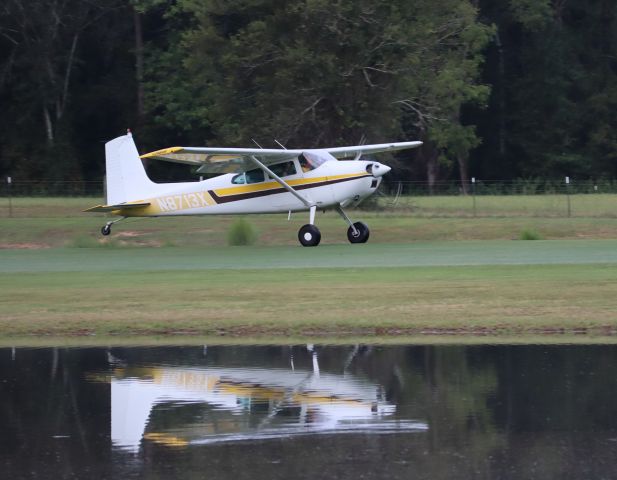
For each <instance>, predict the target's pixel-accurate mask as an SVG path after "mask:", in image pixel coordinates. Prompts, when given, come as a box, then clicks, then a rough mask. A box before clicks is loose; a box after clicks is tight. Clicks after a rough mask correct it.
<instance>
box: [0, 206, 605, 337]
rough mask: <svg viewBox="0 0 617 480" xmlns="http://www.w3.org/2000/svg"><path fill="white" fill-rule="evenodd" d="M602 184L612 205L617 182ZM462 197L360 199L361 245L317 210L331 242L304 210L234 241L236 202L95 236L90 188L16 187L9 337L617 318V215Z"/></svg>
mask: <svg viewBox="0 0 617 480" xmlns="http://www.w3.org/2000/svg"><path fill="white" fill-rule="evenodd" d="M581 197H583V196H581ZM596 197H597V196H593V198H596ZM534 198H535V197H534ZM589 198H592V196H589ZM598 198H599V197H598ZM602 198H603V200H602V201H603V202H604V203H602V204H601V205H600V207H601V208H600V210H598V211H602V209H606V210H607V211H608V210H610V209H609V205H611V203H610V202H613V201H614V200H615V198H617V196H605V197H602ZM468 200H469V198H465V197H447V198H445V197H432V198H420V199H418V201H419V202H427V203H426V205H425V206H423V207H422V210H421V211H419V212H418V211H417V210H415V209H406V208H404V207H402V206H400V205H399V206H397V207H395V208H389V209H385V210H382V211H379V212H364V211H352V212H350V213H351V215H352V217H353V218H354V219H362V220H364V221H366V222H367V223H368V224H369V225H370V227H371V240H370V243H368V244H366V245H349V243H348V242H347V239H346V235H345V231H346V227H345V225H344V223H343V222H342V220H341V219H340V218H339V217H338V215H336V214H335V213H332V212H328V213H326V214H319V215H318V217H317V224H318V226H319V228H320V229H321V231H322V244H321V245H320V246H319V247H317V248H302V247H300V246H299V245H298V242H297V230H298V228H299V227H300V226H301V225H302V224H304V223H306V220H307V215H306V214H294V215H293V217H292V219H291V221H287V218H286V215H263V216H252V217H250V221H251V224H252V225H254V227H255V229H256V231H258V232H260V234H259V237H258V238H257V240H256V244H255V245H254V246H241V247H228V246H226V243H227V237H228V232H229V230H230V227H231V225H232V223H233V222H234V221H235V220H236V217H183V218H181V217H176V218H159V219H128V220H126V221H123V222H122V223H120V224H118V225H114V227H113V233H112V235H111V236H110V237H102V236H101V235H100V233H99V230H100V227H101V226H102V225H103V223H104V222H105V221H106V217H105V216H103V215H88V214H84V213H80V212H79V210H81V209H82V208H86V207H87V206H90V205H94V204H96V203H98V202H97V201H96V200H91V199H83V198H81V199H80V198H75V199H15V212H16V214H18V216H17V217H16V218H0V305H1V306H2V307H1V309H0V338H3V337H4V338H17V337H18V336H24V335H26V336H27V335H44V336H46V337H48V336H50V335H81V336H83V335H93V334H95V335H96V336H99V337H100V336H101V335H113V336H115V337H116V338H118V337H122V338H124V337H126V336H127V335H128V336H130V335H136V334H138V335H147V336H148V338H152V337H151V336H152V335H168V334H170V333H175V334H182V333H183V334H190V336H191V337H192V336H195V335H206V336H208V337H209V338H211V337H212V336H221V335H223V336H224V338H229V337H230V336H231V337H233V338H234V339H243V340H247V339H248V340H250V341H253V340H255V339H256V338H258V337H259V338H266V339H273V340H272V341H279V340H281V339H292V338H307V337H311V338H313V337H315V336H317V337H320V338H328V339H332V338H336V337H337V336H338V338H340V337H341V336H343V337H345V338H358V337H363V338H366V336H370V337H371V338H381V339H383V338H399V339H400V338H407V339H409V338H410V336H413V335H417V334H418V333H421V334H422V335H432V334H437V335H440V336H441V335H460V334H464V333H469V334H473V335H476V336H477V335H501V336H502V338H506V337H507V338H513V337H512V336H513V335H520V334H524V335H536V336H537V335H543V334H545V333H547V332H549V333H569V334H573V333H587V334H590V333H593V334H598V335H606V334H610V335H613V334H615V332H617V295H616V292H617V240H615V239H617V218H609V216H608V215H607V216H606V218H594V217H593V216H589V217H574V218H563V217H561V218H557V217H555V218H549V217H547V218H541V217H536V216H533V215H529V216H513V217H511V218H508V217H502V216H497V215H495V216H484V217H478V218H472V217H470V216H461V217H460V218H459V217H455V216H453V217H449V216H448V215H457V213H456V212H457V211H458V210H456V209H457V208H458V209H460V208H463V210H464V209H465V208H466V204H465V203H464V202H467V201H468ZM483 200H484V201H486V200H489V199H488V198H484V199H483ZM515 200H516V201H515ZM580 200H581V201H583V200H584V199H582V198H581V199H580ZM502 201H503V202H505V203H504V204H503V205H501V206H499V205H497V204H495V209H496V211H497V210H499V211H501V212H502V213H503V212H506V213H507V212H511V213H512V212H524V211H525V209H523V208H522V207H521V204H517V203H516V202H518V201H523V202H525V201H528V200H527V199H524V198H519V197H517V198H516V199H514V198H512V197H508V198H506V199H504V200H498V202H502ZM529 201H531V200H529ZM533 201H536V200H535V199H534V200H533ZM449 202H451V203H449ZM456 202H458V207H457V206H456V205H457V203H456ZM448 205H450V207H449V206H448ZM573 205H574V202H573ZM579 205H581V203H580V202H579ZM497 207H499V208H497ZM427 211H431V212H433V214H434V216H425V215H424V213H422V212H427ZM440 215H443V216H440ZM461 215H462V214H461ZM525 232H527V233H528V234H529V235H527V234H525ZM522 236H526V237H529V236H532V237H534V238H537V237H540V238H543V239H546V240H539V241H534V242H521V241H513V240H518V239H520V238H521V237H522ZM491 338H494V337H491ZM277 339H278V340H277ZM248 340H247V341H248Z"/></svg>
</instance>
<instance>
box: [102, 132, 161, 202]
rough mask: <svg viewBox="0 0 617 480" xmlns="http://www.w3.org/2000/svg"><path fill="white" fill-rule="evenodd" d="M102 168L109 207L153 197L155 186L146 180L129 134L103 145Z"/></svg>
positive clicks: (146, 176) (146, 177)
mask: <svg viewBox="0 0 617 480" xmlns="http://www.w3.org/2000/svg"><path fill="white" fill-rule="evenodd" d="M105 168H106V175H107V204H108V205H118V204H120V203H124V202H131V201H135V200H144V199H146V198H150V197H152V196H154V195H155V190H156V184H155V183H154V182H153V181H152V180H150V179H149V178H148V175H147V174H146V170H145V169H144V166H143V164H142V163H141V158H139V153H138V152H137V147H135V142H133V136H132V135H131V134H130V133H129V134H127V135H124V136H122V137H118V138H115V139H113V140H111V141H109V142H107V143H106V144H105Z"/></svg>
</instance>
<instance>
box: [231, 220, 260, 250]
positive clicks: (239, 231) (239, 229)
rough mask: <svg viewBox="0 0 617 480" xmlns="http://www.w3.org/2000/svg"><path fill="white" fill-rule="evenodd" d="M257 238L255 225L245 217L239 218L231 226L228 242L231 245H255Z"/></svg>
mask: <svg viewBox="0 0 617 480" xmlns="http://www.w3.org/2000/svg"><path fill="white" fill-rule="evenodd" d="M256 240H257V231H256V230H255V227H253V225H252V224H251V223H250V222H249V221H248V220H247V219H246V218H244V217H240V218H238V219H237V220H236V221H235V222H234V223H232V224H231V227H229V233H228V234H227V244H228V245H231V246H241V245H253V244H255V241H256Z"/></svg>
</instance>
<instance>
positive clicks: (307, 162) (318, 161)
mask: <svg viewBox="0 0 617 480" xmlns="http://www.w3.org/2000/svg"><path fill="white" fill-rule="evenodd" d="M332 160H336V158H334V157H333V156H332V155H330V154H329V153H328V152H323V151H313V152H302V153H301V154H300V155H299V156H298V161H299V162H300V167H302V171H303V172H308V171H310V170H314V169H316V168H317V167H319V166H320V165H323V164H324V163H326V162H330V161H332Z"/></svg>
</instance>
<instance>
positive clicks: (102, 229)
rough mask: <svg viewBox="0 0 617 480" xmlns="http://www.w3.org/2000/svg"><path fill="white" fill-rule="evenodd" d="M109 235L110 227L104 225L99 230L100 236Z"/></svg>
mask: <svg viewBox="0 0 617 480" xmlns="http://www.w3.org/2000/svg"><path fill="white" fill-rule="evenodd" d="M110 233H111V225H104V226H103V228H101V234H103V235H105V236H107V235H109V234H110Z"/></svg>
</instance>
